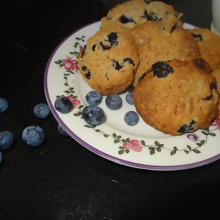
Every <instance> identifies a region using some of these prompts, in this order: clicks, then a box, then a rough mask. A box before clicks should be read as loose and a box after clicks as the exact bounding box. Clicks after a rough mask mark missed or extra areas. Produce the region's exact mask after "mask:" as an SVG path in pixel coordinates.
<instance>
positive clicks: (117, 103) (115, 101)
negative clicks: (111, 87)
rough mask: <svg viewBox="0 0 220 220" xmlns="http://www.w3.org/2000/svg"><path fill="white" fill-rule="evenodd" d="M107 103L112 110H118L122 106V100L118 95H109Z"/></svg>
mask: <svg viewBox="0 0 220 220" xmlns="http://www.w3.org/2000/svg"><path fill="white" fill-rule="evenodd" d="M105 103H106V106H107V107H108V108H110V109H111V110H118V109H120V108H121V106H122V98H121V97H120V96H119V95H118V94H110V95H107V97H106V99H105Z"/></svg>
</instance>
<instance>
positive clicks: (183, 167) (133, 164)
mask: <svg viewBox="0 0 220 220" xmlns="http://www.w3.org/2000/svg"><path fill="white" fill-rule="evenodd" d="M97 23H100V20H98V21H97V20H96V21H93V22H90V23H88V24H85V25H82V26H80V27H79V28H77V29H76V30H74V31H72V32H71V33H70V34H68V35H67V36H66V37H64V38H63V39H62V40H61V41H60V42H59V43H58V44H57V46H56V47H55V48H54V49H53V50H52V52H51V54H50V56H49V59H48V61H47V63H46V67H45V70H44V78H43V80H44V82H43V86H44V95H45V97H46V101H47V103H48V106H49V108H50V111H51V113H52V115H53V116H54V118H55V119H56V121H57V122H58V123H59V124H60V125H61V126H62V127H63V129H64V130H65V131H66V132H67V133H68V135H69V136H70V137H71V138H73V139H74V140H75V141H77V142H78V143H79V144H80V145H82V146H83V147H85V148H86V149H87V150H89V151H91V152H92V153H94V154H96V155H98V156H100V157H102V158H104V159H107V160H109V161H111V162H114V163H117V164H120V165H124V166H127V167H132V168H137V169H143V170H155V171H175V170H186V169H191V168H196V167H200V166H204V165H207V164H210V163H213V162H215V161H217V160H219V159H220V154H217V155H215V156H212V157H210V158H208V159H205V160H201V161H197V162H193V163H187V164H181V165H147V164H142V163H136V162H131V161H128V160H124V159H121V158H118V157H115V156H112V155H109V154H107V153H105V152H103V151H101V150H99V149H97V148H95V147H93V146H92V145H90V144H89V143H87V142H85V141H84V140H82V138H80V137H79V136H78V135H76V134H75V133H74V132H73V131H72V130H71V129H69V128H68V127H67V126H66V125H65V123H64V122H63V120H62V119H61V118H60V116H59V115H58V114H57V112H56V110H55V109H54V106H53V103H52V101H51V99H50V96H49V89H48V80H47V79H48V73H49V71H48V70H49V67H50V65H51V61H52V59H53V57H54V55H55V53H56V52H57V51H58V49H59V48H60V46H61V45H62V44H63V43H64V42H65V41H66V40H67V39H68V38H70V37H71V36H72V35H74V34H75V33H77V32H78V31H80V30H82V29H83V28H86V27H88V26H91V25H94V24H97ZM184 24H188V23H184ZM188 25H190V26H194V25H191V24H188Z"/></svg>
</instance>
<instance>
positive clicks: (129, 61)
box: [123, 57, 135, 66]
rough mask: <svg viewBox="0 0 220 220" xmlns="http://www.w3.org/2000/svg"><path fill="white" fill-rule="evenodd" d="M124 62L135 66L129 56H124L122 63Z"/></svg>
mask: <svg viewBox="0 0 220 220" xmlns="http://www.w3.org/2000/svg"><path fill="white" fill-rule="evenodd" d="M125 62H127V63H130V64H132V65H133V66H135V64H134V61H133V60H132V59H131V58H130V57H127V58H124V60H123V63H125Z"/></svg>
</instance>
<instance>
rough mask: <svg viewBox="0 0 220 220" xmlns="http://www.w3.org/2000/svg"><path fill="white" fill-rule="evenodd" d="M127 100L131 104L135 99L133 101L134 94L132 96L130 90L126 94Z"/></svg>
mask: <svg viewBox="0 0 220 220" xmlns="http://www.w3.org/2000/svg"><path fill="white" fill-rule="evenodd" d="M125 100H126V102H127V103H128V104H129V105H133V104H134V101H133V96H132V91H129V92H128V93H127V94H126V96H125Z"/></svg>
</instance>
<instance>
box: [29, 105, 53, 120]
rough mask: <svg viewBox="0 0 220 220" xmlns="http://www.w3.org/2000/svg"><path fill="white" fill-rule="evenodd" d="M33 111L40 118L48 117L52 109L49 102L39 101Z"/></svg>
mask: <svg viewBox="0 0 220 220" xmlns="http://www.w3.org/2000/svg"><path fill="white" fill-rule="evenodd" d="M33 112H34V114H35V116H36V117H38V118H46V117H47V116H48V115H49V113H50V109H49V107H48V105H47V104H45V103H39V104H37V105H35V106H34V109H33Z"/></svg>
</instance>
